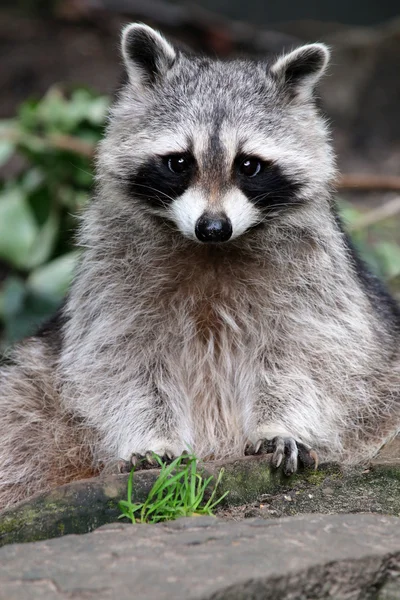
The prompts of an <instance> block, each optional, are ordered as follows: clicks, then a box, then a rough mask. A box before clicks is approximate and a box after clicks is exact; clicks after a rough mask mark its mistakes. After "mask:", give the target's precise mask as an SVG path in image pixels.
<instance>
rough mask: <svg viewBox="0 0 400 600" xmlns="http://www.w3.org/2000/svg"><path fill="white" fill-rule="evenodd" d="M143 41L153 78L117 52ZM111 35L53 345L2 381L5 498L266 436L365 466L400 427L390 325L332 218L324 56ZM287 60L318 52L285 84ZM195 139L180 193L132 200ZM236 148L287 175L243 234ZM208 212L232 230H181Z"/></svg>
mask: <svg viewBox="0 0 400 600" xmlns="http://www.w3.org/2000/svg"><path fill="white" fill-rule="evenodd" d="M137 33H139V34H140V35H141V36H142V39H144V38H146V36H149V39H150V42H151V41H153V42H155V43H153V44H152V45H151V47H152V49H153V50H152V51H153V52H156V56H155V57H154V58H155V60H154V64H153V68H152V72H151V73H146V63H145V61H143V60H139V58H140V57H139V58H138V62H137V63H136V61H135V57H134V56H132V52H131V50H132V48H131V47H127V44H131V40H132V39H134V40H135V36H136V34H137ZM155 35H156V37H155V38H154V36H155ZM143 36H144V38H143ZM152 36H153V37H152ZM123 40H124V41H123V44H124V45H123V55H124V59H125V62H126V66H127V71H128V73H129V77H130V79H129V82H128V84H127V85H126V86H125V87H124V89H123V90H122V91H121V93H120V96H119V98H118V100H117V102H116V103H115V105H114V106H113V108H112V110H111V113H110V119H109V125H108V130H107V135H106V137H105V139H104V141H103V142H102V143H101V145H100V151H99V156H98V165H97V192H96V195H95V198H94V199H93V201H92V202H91V204H90V206H89V207H88V208H87V210H86V211H85V214H84V216H83V221H82V227H81V230H80V238H79V241H80V244H81V245H82V247H83V248H84V252H83V256H82V260H81V263H80V266H79V269H78V272H77V274H76V277H75V281H74V283H73V285H72V288H71V291H70V294H69V297H68V301H67V305H66V308H65V311H64V321H65V323H64V325H63V328H62V331H61V332H60V333H59V338H60V339H59V342H60V345H57V344H54V342H53V338H52V337H51V336H44V337H40V338H31V339H30V340H27V341H26V342H24V344H22V346H21V347H20V348H19V350H18V354H17V355H16V357H15V359H14V365H12V366H9V367H6V368H3V370H2V372H1V373H0V423H1V431H2V436H1V441H0V504H1V505H3V506H4V505H7V504H10V503H12V502H15V501H16V500H18V499H20V498H22V497H24V496H26V495H29V494H31V493H33V492H35V491H42V490H45V489H48V488H50V487H52V486H54V485H55V484H57V483H59V482H60V481H64V480H68V478H70V479H71V478H73V477H75V476H77V473H79V471H85V469H86V470H90V469H93V471H94V472H95V471H96V469H97V468H98V465H99V464H103V465H106V466H107V465H111V464H112V463H114V462H115V461H116V460H117V459H118V458H122V459H125V460H128V459H129V458H130V456H131V454H132V453H141V454H144V453H145V452H147V451H155V452H157V453H159V454H165V453H171V454H173V455H178V454H180V453H181V452H182V451H184V450H185V449H187V448H188V447H189V448H191V449H193V450H194V451H195V452H196V453H197V454H198V455H199V456H200V457H206V456H210V455H212V456H214V457H218V458H220V457H226V456H239V455H241V454H243V453H244V449H245V445H246V443H247V442H251V443H252V444H255V445H256V444H257V443H258V440H260V439H263V438H268V439H269V438H273V437H275V436H279V439H283V438H284V439H287V438H291V439H295V440H296V441H298V442H301V443H302V444H304V445H306V446H308V447H310V448H313V449H314V450H315V451H316V452H317V453H318V455H319V458H320V460H338V461H341V462H343V463H346V464H354V463H359V462H363V461H368V459H370V458H371V457H372V456H373V455H374V454H375V453H376V452H377V451H378V449H379V448H380V447H381V446H382V445H383V444H384V443H385V442H386V441H387V440H388V439H390V438H391V437H393V436H394V435H395V434H396V433H397V432H398V431H399V424H400V413H399V406H400V401H399V396H400V349H399V346H400V344H399V333H398V329H396V328H395V326H394V321H393V320H392V316H391V314H389V313H386V312H384V311H383V312H382V311H378V310H377V305H378V304H379V293H378V296H377V298H376V302H375V301H373V300H372V296H373V295H374V294H375V292H374V291H373V290H372V291H371V289H366V283H365V281H363V280H362V278H361V277H360V274H359V273H358V272H357V268H356V266H355V263H354V262H353V260H352V258H351V256H350V251H349V249H348V246H347V242H346V238H345V236H344V234H343V233H342V231H341V229H340V227H339V226H338V222H337V220H336V218H335V215H334V211H333V209H332V206H333V204H332V197H331V184H332V181H333V179H334V176H335V167H334V158H333V155H332V150H331V146H330V143H329V134H328V132H327V127H326V124H325V122H324V120H323V119H322V118H321V117H320V115H319V114H318V112H317V110H316V108H315V104H314V99H313V88H314V86H315V84H316V83H317V80H318V78H319V77H320V76H321V74H322V73H323V71H324V69H325V66H326V62H327V59H328V50H327V49H326V47H325V46H323V45H318V44H317V45H312V46H307V47H304V48H302V49H299V50H297V51H295V52H294V53H293V55H289V56H285V57H283V58H281V59H278V61H277V62H276V63H275V64H274V65H273V66H272V70H270V66H268V65H267V64H263V63H261V62H259V63H254V62H251V61H245V60H242V61H233V62H229V63H223V62H219V61H214V60H210V59H204V58H198V57H188V56H185V55H183V54H180V53H175V51H174V49H173V48H172V46H171V45H170V44H168V43H167V42H166V41H164V40H163V38H162V37H161V36H159V35H158V34H154V32H152V30H150V29H149V28H147V27H146V26H130V27H129V28H128V29H126V30H125V32H124V35H123ZM136 41H137V40H136ZM299 55H300V56H303V55H304V56H306V57H307V56H311V58H312V61H311V63H310V64H309V65H307V64H306V65H305V68H304V70H303V67H302V65H300V66H301V67H302V68H299V69H298V70H296V71H293V73H294V74H293V73H292V74H291V76H290V77H288V73H289V71H288V66H291V65H293V61H294V60H295V59H296V60H297V59H298V57H299ZM307 69H308V70H307ZM189 147H190V148H191V151H192V152H193V154H194V156H195V158H196V160H197V163H198V165H199V172H198V175H197V178H196V181H195V182H194V183H193V185H191V186H190V188H189V189H188V190H187V191H185V193H184V194H183V195H182V197H180V198H176V199H174V200H173V201H172V202H169V201H168V203H166V205H165V207H164V206H161V207H158V208H154V207H151V206H150V205H149V204H148V203H147V202H146V188H145V187H144V188H143V194H139V193H137V194H135V195H133V194H131V193H129V192H128V191H127V190H128V188H127V187H126V182H127V180H128V179H129V178H130V177H131V176H132V174H135V173H136V172H137V171H138V169H140V167H141V165H142V164H143V163H144V162H145V161H146V160H147V159H148V158H151V157H153V156H154V155H157V154H163V155H165V154H169V153H176V152H182V151H186V150H187V149H188V148H189ZM239 147H240V148H241V149H242V151H244V152H245V153H247V154H250V155H257V156H259V157H261V158H264V159H265V160H273V161H274V162H275V163H276V164H278V165H279V167H280V168H281V170H282V172H283V173H285V174H286V175H287V176H288V177H291V178H292V179H293V178H294V179H296V180H297V181H300V182H301V188H300V190H299V191H298V200H299V205H298V206H297V207H296V208H295V209H293V210H289V209H288V207H287V206H285V205H284V203H283V204H279V203H278V205H276V206H275V207H274V208H273V209H271V210H270V212H269V214H268V221H267V223H266V224H265V225H264V226H262V227H254V226H255V225H257V223H260V222H263V221H265V218H266V217H265V214H264V213H262V212H261V210H259V209H258V208H257V207H256V206H255V205H254V204H251V203H250V202H249V201H248V200H247V198H246V197H245V196H244V195H243V193H242V192H240V191H239V190H238V189H237V188H236V187H235V186H234V185H233V184H232V183H231V182H230V179H229V178H230V173H231V169H232V163H233V161H234V158H235V155H236V153H237V151H238V148H239ZM300 201H301V202H300ZM205 210H207V211H221V210H223V211H224V212H226V214H227V215H228V216H229V218H230V219H231V220H232V224H233V238H232V240H231V241H229V242H227V243H226V244H220V245H207V244H201V243H198V242H197V241H196V240H195V236H194V222H195V220H196V218H197V217H198V216H200V214H202V212H203V211H205ZM374 297H375V296H374ZM385 298H386V299H387V297H386V296H385ZM394 318H395V317H393V319H394ZM288 447H289V448H290V460H291V465H292V470H295V469H296V466H297V455H296V449H295V446H294V445H293V443H292V442H291V441H290V440H289V442H288ZM280 460H281V459H280Z"/></svg>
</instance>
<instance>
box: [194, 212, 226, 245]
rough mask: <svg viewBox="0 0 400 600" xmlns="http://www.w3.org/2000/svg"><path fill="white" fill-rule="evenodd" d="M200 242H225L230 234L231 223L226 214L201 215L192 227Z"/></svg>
mask: <svg viewBox="0 0 400 600" xmlns="http://www.w3.org/2000/svg"><path fill="white" fill-rule="evenodd" d="M194 232H195V234H196V237H197V239H198V240H200V241H201V242H227V241H228V240H229V238H230V237H231V235H232V223H231V221H230V219H228V217H227V216H226V215H208V214H207V213H205V214H204V215H202V216H201V217H200V218H199V219H198V220H197V223H196V227H195V229H194Z"/></svg>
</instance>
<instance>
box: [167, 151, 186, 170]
mask: <svg viewBox="0 0 400 600" xmlns="http://www.w3.org/2000/svg"><path fill="white" fill-rule="evenodd" d="M165 161H166V164H167V167H168V169H169V170H170V171H171V172H172V173H177V174H179V173H185V171H187V170H188V169H189V168H190V166H191V161H190V159H189V158H188V157H187V156H183V155H182V154H175V155H174V156H167V157H166V158H165Z"/></svg>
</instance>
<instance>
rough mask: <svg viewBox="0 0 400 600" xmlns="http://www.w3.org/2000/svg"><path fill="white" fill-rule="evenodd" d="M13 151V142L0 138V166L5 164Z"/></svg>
mask: <svg viewBox="0 0 400 600" xmlns="http://www.w3.org/2000/svg"><path fill="white" fill-rule="evenodd" d="M14 152H15V143H14V142H11V141H8V140H2V139H0V167H1V166H2V165H5V164H6V162H7V161H8V160H9V159H10V158H11V156H12V155H13V154H14Z"/></svg>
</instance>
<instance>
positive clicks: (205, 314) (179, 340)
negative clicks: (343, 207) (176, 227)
mask: <svg viewBox="0 0 400 600" xmlns="http://www.w3.org/2000/svg"><path fill="white" fill-rule="evenodd" d="M308 220H310V215H309V219H308ZM326 235H327V236H329V235H330V232H329V228H328V227H327V228H326ZM274 236H275V238H274ZM145 243H146V250H147V252H146V253H144V252H143V251H141V249H142V246H141V245H140V243H137V245H136V246H135V249H134V254H132V252H133V249H130V250H129V251H128V250H126V249H125V251H124V254H122V251H121V257H120V259H119V260H116V259H114V260H113V261H112V264H113V268H112V269H110V268H109V267H107V264H106V262H105V261H104V260H103V259H101V257H98V256H97V255H96V253H95V251H93V253H92V252H91V251H87V252H86V256H85V260H84V262H83V263H82V267H81V272H80V274H79V275H78V278H77V281H76V283H75V287H74V289H73V293H72V294H71V299H70V304H69V308H70V314H71V320H70V321H69V324H68V326H67V328H66V338H65V345H64V352H63V356H62V371H63V377H64V396H65V398H66V401H67V402H68V404H73V405H74V406H75V407H76V409H77V410H78V411H79V413H80V414H81V415H82V416H83V417H84V418H86V419H87V420H88V421H89V423H91V424H93V425H94V426H95V427H96V428H97V429H98V430H100V431H101V432H102V434H103V435H104V438H105V445H107V447H108V448H111V449H112V450H113V451H114V452H117V453H119V454H121V452H122V451H121V447H124V448H125V446H124V444H125V443H128V442H125V441H122V439H123V438H124V437H126V436H125V434H124V433H123V430H125V429H129V428H132V430H134V431H135V435H138V436H139V438H140V440H141V442H140V443H142V444H143V445H144V444H145V439H146V432H147V431H148V429H149V428H150V427H151V426H153V424H154V421H155V420H160V422H162V420H163V419H164V420H166V421H168V420H169V421H170V420H171V419H172V420H173V421H174V427H176V429H177V430H178V431H179V432H180V437H181V438H182V439H183V441H184V443H185V444H186V445H189V446H190V447H192V448H193V449H194V450H195V451H196V452H197V453H198V454H199V455H200V456H205V455H210V454H213V455H215V456H226V455H235V454H238V453H241V452H242V451H243V447H244V443H245V441H246V439H247V438H248V437H249V436H252V435H253V434H254V431H255V430H256V428H257V423H258V421H259V420H260V418H262V419H263V421H264V422H265V421H267V422H270V423H272V424H275V423H280V426H281V427H284V428H285V429H286V430H290V431H291V432H293V433H292V435H296V436H297V437H298V438H299V439H301V440H304V442H308V443H312V442H313V440H314V437H315V431H316V430H318V432H319V436H320V438H321V444H322V445H326V446H328V445H329V446H330V447H332V444H333V443H336V444H337V448H338V452H339V451H340V443H341V442H340V441H338V440H340V431H341V427H342V424H343V426H344V424H345V423H346V419H348V418H349V417H348V415H349V413H350V412H351V411H352V410H353V411H354V407H352V403H354V402H357V405H358V406H360V405H362V404H363V403H364V402H365V403H368V402H369V401H370V394H371V391H368V390H367V382H368V376H369V373H370V371H371V369H372V364H373V363H374V362H375V364H376V363H377V362H379V361H381V360H382V357H381V356H378V355H377V352H376V347H377V346H376V336H377V335H378V331H375V330H374V325H373V323H372V321H371V318H370V315H369V314H368V311H370V308H369V305H368V302H367V300H366V298H365V296H364V295H363V293H362V292H361V291H360V289H359V287H358V286H357V285H356V281H355V279H354V277H353V275H352V273H351V271H350V270H349V267H348V264H347V262H346V260H345V257H344V251H343V248H342V247H341V244H340V243H338V244H336V245H335V246H333V247H332V245H331V251H330V252H327V251H326V249H325V248H327V247H329V244H328V243H326V244H325V243H323V241H321V240H320V239H318V238H317V237H315V238H313V236H311V239H310V235H308V236H305V235H297V237H296V235H292V236H289V235H288V234H287V231H286V233H284V234H283V233H282V231H280V230H276V231H275V232H274V229H273V228H271V229H270V249H269V250H268V251H265V250H264V251H263V252H260V251H258V252H256V249H255V248H254V246H252V247H251V248H246V246H245V245H244V244H243V243H242V244H241V246H240V247H239V246H237V247H235V246H234V245H232V248H230V249H229V250H228V251H227V250H226V249H224V252H221V251H219V250H218V249H217V248H204V247H201V246H187V245H186V246H183V247H182V246H179V245H178V246H176V247H171V246H170V247H169V250H168V252H167V251H166V250H165V249H164V250H163V249H162V248H157V250H156V249H155V248H154V247H153V248H151V246H150V243H149V241H148V239H146V242H145ZM153 243H154V245H155V244H156V243H159V241H154V242H153ZM143 246H144V242H143ZM114 253H115V248H114ZM115 256H118V254H116V255H115ZM338 267H339V268H338ZM360 307H362V309H360ZM370 387H371V386H370ZM167 407H168V409H169V408H171V407H172V412H171V414H172V415H173V416H171V414H170V413H169V412H168V411H167ZM167 414H168V415H169V416H167ZM129 443H130V442H129Z"/></svg>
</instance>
